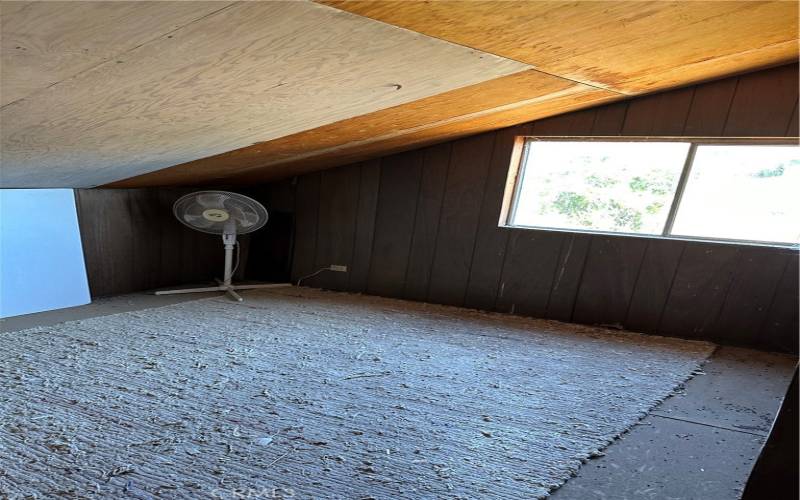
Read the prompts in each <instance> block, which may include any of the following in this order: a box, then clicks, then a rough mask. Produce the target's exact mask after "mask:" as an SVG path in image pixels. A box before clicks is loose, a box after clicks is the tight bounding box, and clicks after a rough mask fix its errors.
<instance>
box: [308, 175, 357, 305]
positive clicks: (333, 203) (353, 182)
mask: <svg viewBox="0 0 800 500" xmlns="http://www.w3.org/2000/svg"><path fill="white" fill-rule="evenodd" d="M360 177H361V169H360V166H359V165H358V164H356V165H349V166H346V167H342V168H337V169H333V170H326V171H324V172H322V179H321V183H320V196H319V198H320V201H319V223H318V224H317V251H316V257H315V259H314V262H315V265H314V267H315V268H317V269H321V268H323V267H328V266H331V265H334V264H335V265H344V266H348V267H349V266H350V264H351V261H352V257H353V241H354V238H355V232H356V214H357V211H358V188H359V181H360ZM348 279H349V276H348V275H347V274H346V273H341V272H334V271H325V272H323V273H322V274H320V275H319V277H318V278H316V284H317V285H316V286H319V287H322V288H332V289H337V290H344V289H347V284H348Z"/></svg>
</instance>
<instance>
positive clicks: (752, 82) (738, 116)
mask: <svg viewBox="0 0 800 500" xmlns="http://www.w3.org/2000/svg"><path fill="white" fill-rule="evenodd" d="M797 87H798V80H797V65H788V66H780V67H777V68H772V69H768V70H764V71H757V72H755V73H748V74H746V75H742V76H740V77H739V84H738V85H737V87H736V95H735V96H734V97H733V102H732V103H731V109H730V113H729V114H728V122H727V123H726V125H725V132H724V135H727V136H734V137H749V136H774V137H781V136H783V135H784V134H785V133H786V124H787V123H789V119H790V117H791V116H792V111H793V108H794V105H795V103H796V102H797Z"/></svg>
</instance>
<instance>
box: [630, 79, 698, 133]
mask: <svg viewBox="0 0 800 500" xmlns="http://www.w3.org/2000/svg"><path fill="white" fill-rule="evenodd" d="M693 96H694V87H688V88H684V89H678V90H673V91H671V92H662V93H660V94H655V95H651V96H645V97H640V98H639V99H635V100H633V101H631V102H630V105H629V107H628V114H627V116H626V117H625V125H624V126H623V127H622V135H634V136H635V135H639V136H644V135H666V136H675V135H681V133H682V132H683V128H684V126H685V125H686V117H687V115H688V114H689V106H690V105H691V103H692V97H693Z"/></svg>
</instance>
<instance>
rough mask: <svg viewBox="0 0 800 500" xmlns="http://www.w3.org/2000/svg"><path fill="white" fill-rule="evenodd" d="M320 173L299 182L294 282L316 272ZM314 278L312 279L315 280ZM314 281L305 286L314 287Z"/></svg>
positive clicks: (296, 204) (296, 202) (303, 178)
mask: <svg viewBox="0 0 800 500" xmlns="http://www.w3.org/2000/svg"><path fill="white" fill-rule="evenodd" d="M321 179H322V174H321V173H319V172H316V173H313V174H309V175H304V176H302V177H300V179H299V180H298V182H297V199H296V200H295V221H296V223H295V232H294V234H295V244H294V257H293V259H292V281H294V282H297V280H299V279H300V278H302V277H304V276H308V275H310V274H311V273H314V272H316V271H317V270H316V269H315V268H314V264H315V258H316V255H317V224H318V221H319V195H320V180H321ZM313 279H314V278H310V280H313ZM313 283H314V282H313V281H307V282H304V283H303V284H305V285H309V286H310V285H313Z"/></svg>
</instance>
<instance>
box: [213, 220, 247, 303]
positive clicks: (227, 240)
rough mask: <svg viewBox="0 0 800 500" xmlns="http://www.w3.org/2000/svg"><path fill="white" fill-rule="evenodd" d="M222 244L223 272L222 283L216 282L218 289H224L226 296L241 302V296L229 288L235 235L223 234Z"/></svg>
mask: <svg viewBox="0 0 800 500" xmlns="http://www.w3.org/2000/svg"><path fill="white" fill-rule="evenodd" d="M222 242H223V243H224V244H225V271H224V272H223V274H222V283H219V281H217V282H218V283H219V286H220V287H224V288H225V292H226V293H228V295H230V296H231V297H232V298H233V299H234V300H236V301H238V302H241V301H242V296H241V295H239V294H238V293H236V292H235V291H234V288H233V287H232V286H231V279H232V278H233V276H232V275H233V270H232V269H233V247H234V246H236V233H233V234H230V233H225V234H223V235H222Z"/></svg>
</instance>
